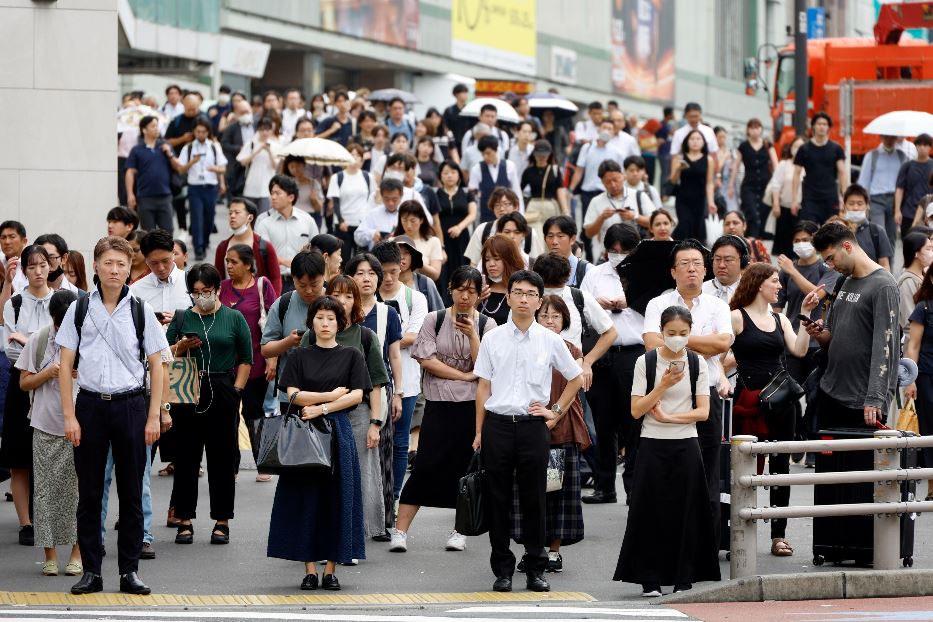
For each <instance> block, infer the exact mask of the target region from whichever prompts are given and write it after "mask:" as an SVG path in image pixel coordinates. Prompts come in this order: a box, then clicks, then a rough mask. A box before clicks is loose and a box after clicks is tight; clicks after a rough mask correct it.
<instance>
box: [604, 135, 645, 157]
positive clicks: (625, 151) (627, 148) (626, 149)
mask: <svg viewBox="0 0 933 622" xmlns="http://www.w3.org/2000/svg"><path fill="white" fill-rule="evenodd" d="M609 144H610V145H612V146H613V147H615V149H616V151H618V152H619V153H621V154H622V159H623V160H624V159H625V158H627V157H629V156H640V155H641V147H639V146H638V141H637V140H636V139H635V137H634V136H632V135H631V134H629V133H628V132H626V131H625V130H622V131H621V132H618V133H617V134H616V135H615V136H613V137H612V140H610V141H609Z"/></svg>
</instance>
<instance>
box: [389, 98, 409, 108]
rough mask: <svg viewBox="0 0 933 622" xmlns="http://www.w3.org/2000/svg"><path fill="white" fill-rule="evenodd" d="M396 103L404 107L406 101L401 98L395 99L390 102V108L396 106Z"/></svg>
mask: <svg viewBox="0 0 933 622" xmlns="http://www.w3.org/2000/svg"><path fill="white" fill-rule="evenodd" d="M395 102H398V103H400V104H402V106H404V105H405V100H404V99H402V98H401V97H393V98H392V99H390V100H389V107H390V108H391V107H392V106H393V105H394V104H395Z"/></svg>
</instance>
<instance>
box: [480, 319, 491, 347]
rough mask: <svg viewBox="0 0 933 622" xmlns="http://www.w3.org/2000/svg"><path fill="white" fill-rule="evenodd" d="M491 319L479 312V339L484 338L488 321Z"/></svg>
mask: <svg viewBox="0 0 933 622" xmlns="http://www.w3.org/2000/svg"><path fill="white" fill-rule="evenodd" d="M488 321H489V318H488V317H487V316H485V315H483V314H482V313H480V314H479V340H480V341H482V340H483V333H485V332H486V323H487V322H488Z"/></svg>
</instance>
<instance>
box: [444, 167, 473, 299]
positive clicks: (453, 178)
mask: <svg viewBox="0 0 933 622" xmlns="http://www.w3.org/2000/svg"><path fill="white" fill-rule="evenodd" d="M438 176H439V177H440V182H441V185H440V188H438V190H437V203H438V207H439V208H440V211H439V212H438V216H440V218H441V230H442V231H443V232H444V251H445V252H446V253H447V261H446V262H445V263H444V265H443V267H442V268H441V277H440V279H438V280H439V282H441V283H444V282H445V281H449V280H450V278H449V276H448V275H449V274H451V273H453V271H454V270H456V269H457V268H458V267H460V266H462V265H464V264H466V263H467V260H466V258H465V257H464V252H465V251H466V247H467V244H469V242H470V231H469V228H470V225H471V224H473V222H474V221H475V220H476V201H475V200H474V199H473V197H472V196H470V193H469V192H467V189H466V183H465V182H464V180H463V171H462V170H460V166H458V165H457V163H456V162H454V161H453V160H445V161H444V162H443V163H442V164H441V166H440V169H439V170H438ZM442 297H443V295H442ZM445 300H447V299H446V298H445Z"/></svg>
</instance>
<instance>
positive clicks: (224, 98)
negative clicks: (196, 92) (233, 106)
mask: <svg viewBox="0 0 933 622" xmlns="http://www.w3.org/2000/svg"><path fill="white" fill-rule="evenodd" d="M228 103H230V96H229V95H227V94H226V93H224V94H222V95H218V96H217V105H219V106H226V105H227V104H228Z"/></svg>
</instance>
